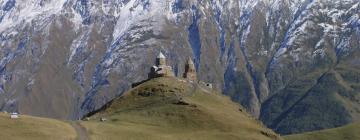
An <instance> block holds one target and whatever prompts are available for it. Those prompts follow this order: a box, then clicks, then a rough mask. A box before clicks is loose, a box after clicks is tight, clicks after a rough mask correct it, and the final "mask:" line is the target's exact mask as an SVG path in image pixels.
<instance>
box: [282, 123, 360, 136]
mask: <svg viewBox="0 0 360 140" xmlns="http://www.w3.org/2000/svg"><path fill="white" fill-rule="evenodd" d="M285 139H286V140H360V123H355V124H351V125H347V126H344V127H339V128H334V129H328V130H322V131H315V132H309V133H304V134H296V135H289V136H285Z"/></svg>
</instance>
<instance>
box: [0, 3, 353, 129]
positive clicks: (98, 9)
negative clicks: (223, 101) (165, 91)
mask: <svg viewBox="0 0 360 140" xmlns="http://www.w3.org/2000/svg"><path fill="white" fill-rule="evenodd" d="M359 10H360V5H359V2H358V1H356V0H343V1H339V0H338V1H332V0H209V1H195V0H166V1H165V0H102V1H97V0H0V58H1V59H0V79H1V80H0V105H1V109H2V110H8V111H11V110H18V111H20V112H21V113H26V114H31V115H37V116H46V117H55V118H67V119H76V118H78V117H80V116H81V115H83V114H86V113H87V112H90V111H93V110H95V109H97V108H99V107H101V106H102V105H103V104H105V103H107V102H108V101H110V100H111V99H113V98H114V97H115V96H118V95H121V94H122V93H123V92H124V91H126V90H127V89H128V88H129V87H130V85H131V83H133V82H136V81H141V80H143V79H145V78H146V76H147V75H146V74H147V73H148V68H149V67H150V66H151V65H152V64H153V60H155V59H154V58H155V56H156V54H157V53H158V52H159V50H161V51H163V52H164V53H166V55H167V56H169V58H168V59H170V60H169V61H170V62H169V63H170V64H171V65H172V66H173V68H174V69H175V73H176V74H177V75H179V76H181V74H182V73H183V72H184V69H183V68H184V62H186V59H187V58H189V57H192V58H194V60H195V61H194V62H195V67H196V68H197V70H198V78H199V79H200V80H202V81H207V82H212V83H214V84H215V85H216V87H217V88H218V89H219V90H223V91H224V93H225V94H226V95H229V96H231V97H232V99H233V100H234V101H237V102H240V103H241V104H242V105H243V106H244V107H246V108H247V109H248V111H249V112H250V113H251V114H253V115H254V116H255V117H259V118H260V119H261V120H263V122H264V123H265V124H266V125H268V126H270V127H271V128H273V129H274V130H276V131H277V132H280V133H283V134H287V133H296V132H303V131H309V130H315V129H321V128H330V127H335V126H340V125H343V124H346V123H349V122H351V121H355V120H358V119H359V118H360V117H359V116H360V113H359V112H360V111H359V110H360V109H359V104H360V100H359V99H360V97H359V91H360V85H359V82H360V76H359V75H360V71H359V67H360V58H359V57H360V54H359V50H360V49H359V46H360V41H359V40H360V21H359V16H360V15H359V13H360V12H359Z"/></svg>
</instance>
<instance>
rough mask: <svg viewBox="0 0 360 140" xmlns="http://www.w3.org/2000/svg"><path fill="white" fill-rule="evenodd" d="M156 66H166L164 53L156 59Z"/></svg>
mask: <svg viewBox="0 0 360 140" xmlns="http://www.w3.org/2000/svg"><path fill="white" fill-rule="evenodd" d="M156 65H157V66H161V65H166V57H165V55H164V54H163V53H162V52H160V53H159V55H158V56H157V57H156Z"/></svg>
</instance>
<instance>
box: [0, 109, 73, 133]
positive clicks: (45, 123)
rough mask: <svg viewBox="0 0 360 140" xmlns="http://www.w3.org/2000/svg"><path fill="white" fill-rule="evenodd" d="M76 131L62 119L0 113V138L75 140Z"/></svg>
mask: <svg viewBox="0 0 360 140" xmlns="http://www.w3.org/2000/svg"><path fill="white" fill-rule="evenodd" d="M76 137H77V135H76V131H75V129H74V128H72V127H71V125H70V124H67V123H65V122H62V121H58V120H53V119H45V118H37V117H30V116H24V115H22V116H21V118H19V119H10V117H9V115H8V114H3V113H0V139H6V140H25V139H26V140H53V139H56V140H75V139H76Z"/></svg>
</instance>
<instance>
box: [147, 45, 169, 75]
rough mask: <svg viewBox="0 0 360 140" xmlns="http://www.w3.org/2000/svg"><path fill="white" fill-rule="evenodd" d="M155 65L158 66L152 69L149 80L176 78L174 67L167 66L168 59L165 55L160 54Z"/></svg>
mask: <svg viewBox="0 0 360 140" xmlns="http://www.w3.org/2000/svg"><path fill="white" fill-rule="evenodd" d="M155 63H156V65H154V66H152V67H151V69H150V73H149V74H148V77H149V79H153V78H157V77H175V74H174V72H173V70H172V67H171V66H168V65H166V57H165V55H164V54H163V53H161V52H160V53H159V55H158V56H157V57H156V62H155Z"/></svg>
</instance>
